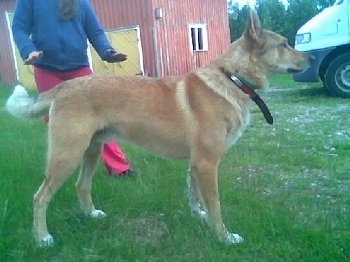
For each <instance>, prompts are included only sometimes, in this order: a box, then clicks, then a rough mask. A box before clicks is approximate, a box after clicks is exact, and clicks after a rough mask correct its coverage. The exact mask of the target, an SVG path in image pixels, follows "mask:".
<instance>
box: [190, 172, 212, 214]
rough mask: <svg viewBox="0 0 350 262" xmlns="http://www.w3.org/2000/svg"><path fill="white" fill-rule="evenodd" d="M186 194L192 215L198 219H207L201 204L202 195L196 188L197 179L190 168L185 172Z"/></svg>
mask: <svg viewBox="0 0 350 262" xmlns="http://www.w3.org/2000/svg"><path fill="white" fill-rule="evenodd" d="M187 196H188V203H189V206H190V209H191V214H192V216H196V217H198V218H200V219H203V220H207V219H208V214H207V211H206V210H204V208H203V206H202V204H201V203H202V202H203V200H202V196H201V195H200V190H199V189H198V186H197V181H196V179H195V177H194V176H193V175H192V171H191V168H189V169H188V174H187Z"/></svg>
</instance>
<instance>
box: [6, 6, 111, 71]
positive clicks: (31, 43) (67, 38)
mask: <svg viewBox="0 0 350 262" xmlns="http://www.w3.org/2000/svg"><path fill="white" fill-rule="evenodd" d="M78 1H79V5H78V11H77V14H76V16H75V17H74V18H72V19H71V20H68V21H66V20H63V19H62V18H61V15H60V13H59V8H58V1H57V0H18V1H17V6H16V10H15V14H14V17H13V24H12V33H13V38H14V41H15V43H16V45H17V47H18V49H19V52H20V54H21V57H22V59H23V60H25V59H27V58H28V56H29V54H30V53H31V52H33V51H43V53H44V56H43V58H42V59H40V60H38V61H37V62H36V63H35V66H37V67H40V68H43V69H48V70H55V71H68V70H74V69H79V68H82V67H85V66H88V65H89V60H88V56H87V40H89V42H90V43H91V44H92V46H93V47H94V48H95V50H96V51H97V53H98V54H99V56H100V57H101V58H102V59H103V60H105V58H106V55H107V49H113V48H112V47H111V45H110V43H109V41H108V39H107V37H106V35H105V33H104V31H103V29H102V27H101V25H100V23H99V20H98V18H97V16H96V14H95V12H94V10H93V8H92V6H91V5H90V3H89V1H88V0H78Z"/></svg>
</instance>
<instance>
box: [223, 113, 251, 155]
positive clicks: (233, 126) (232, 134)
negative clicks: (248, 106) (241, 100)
mask: <svg viewBox="0 0 350 262" xmlns="http://www.w3.org/2000/svg"><path fill="white" fill-rule="evenodd" d="M249 120H250V113H249V111H248V110H247V111H246V112H244V113H243V114H242V115H241V117H240V118H237V115H235V117H233V118H231V119H230V120H229V122H228V125H227V135H226V149H228V148H230V147H231V146H233V145H234V144H235V143H236V142H237V140H238V139H239V138H240V137H241V136H242V134H243V131H244V130H245V129H246V128H247V126H248V124H249Z"/></svg>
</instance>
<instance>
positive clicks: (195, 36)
mask: <svg viewBox="0 0 350 262" xmlns="http://www.w3.org/2000/svg"><path fill="white" fill-rule="evenodd" d="M189 38H190V45H191V50H192V51H208V32H207V26H206V25H205V24H190V25H189Z"/></svg>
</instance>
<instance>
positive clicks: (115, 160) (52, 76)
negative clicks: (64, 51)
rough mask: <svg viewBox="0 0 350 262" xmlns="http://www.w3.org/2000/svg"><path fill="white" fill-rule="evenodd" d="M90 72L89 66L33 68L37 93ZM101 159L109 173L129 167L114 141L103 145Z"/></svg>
mask: <svg viewBox="0 0 350 262" xmlns="http://www.w3.org/2000/svg"><path fill="white" fill-rule="evenodd" d="M91 74H92V71H91V69H90V68H89V67H84V68H82V69H78V70H73V71H68V72H55V71H49V70H44V69H41V68H37V67H35V68H34V77H35V82H36V85H37V89H38V92H39V93H42V92H45V91H48V90H50V89H52V88H54V87H55V86H56V85H58V84H59V83H62V82H63V81H66V80H69V79H73V78H75V77H79V76H86V75H91ZM102 160H103V162H104V164H105V167H106V169H107V170H108V172H110V173H115V174H121V173H123V172H125V171H128V170H130V168H131V167H130V164H129V163H128V162H127V160H126V157H125V155H124V153H123V152H122V150H121V149H120V147H119V146H118V144H117V143H116V142H114V141H111V142H108V143H106V144H104V145H103V150H102Z"/></svg>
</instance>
